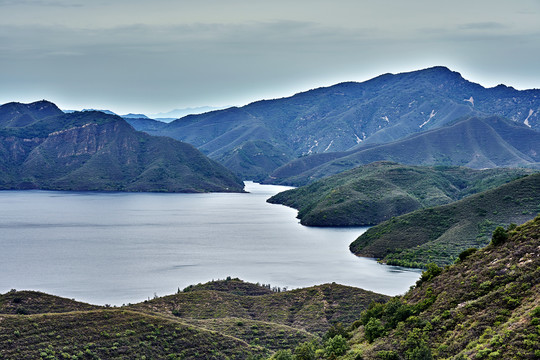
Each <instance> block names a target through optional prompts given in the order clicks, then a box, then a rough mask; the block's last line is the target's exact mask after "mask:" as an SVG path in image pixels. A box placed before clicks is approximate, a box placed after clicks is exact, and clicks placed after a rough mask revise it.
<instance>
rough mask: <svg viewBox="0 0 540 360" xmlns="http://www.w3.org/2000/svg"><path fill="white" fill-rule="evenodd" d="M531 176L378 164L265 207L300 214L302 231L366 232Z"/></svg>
mask: <svg viewBox="0 0 540 360" xmlns="http://www.w3.org/2000/svg"><path fill="white" fill-rule="evenodd" d="M531 173H533V171H532V170H527V169H491V170H473V169H468V168H464V167H423V166H407V165H401V164H396V163H393V162H388V161H381V162H376V163H372V164H369V165H365V166H359V167H357V168H355V169H352V170H350V171H345V172H342V173H340V174H338V175H334V176H331V177H328V178H325V179H322V180H319V181H316V182H314V183H313V184H310V185H307V186H303V187H300V188H297V189H292V190H288V191H284V192H282V193H279V194H277V195H274V196H272V197H271V198H270V199H268V202H270V203H277V204H283V205H287V206H291V207H293V208H296V209H298V210H299V211H298V218H300V220H301V223H302V224H303V225H309V226H365V225H374V224H378V223H380V222H382V221H384V220H388V219H391V218H392V217H394V216H398V215H402V214H405V213H408V212H411V211H413V210H417V209H421V208H426V207H432V206H436V205H442V204H448V203H451V202H453V201H456V200H459V199H462V198H463V197H465V196H468V195H471V194H474V193H478V192H481V191H485V190H488V189H490V188H495V187H497V186H500V185H502V184H505V183H507V182H509V181H511V180H515V179H517V178H520V177H522V176H524V175H527V174H531ZM483 213H484V215H485V211H484V212H483Z"/></svg>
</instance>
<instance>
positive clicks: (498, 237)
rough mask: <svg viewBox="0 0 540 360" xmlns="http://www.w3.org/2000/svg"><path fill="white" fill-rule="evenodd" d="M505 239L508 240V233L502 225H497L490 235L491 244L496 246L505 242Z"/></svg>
mask: <svg viewBox="0 0 540 360" xmlns="http://www.w3.org/2000/svg"><path fill="white" fill-rule="evenodd" d="M506 240H508V233H507V232H506V230H504V228H503V227H502V226H497V228H496V229H495V231H494V232H493V235H492V236H491V244H492V245H493V246H498V245H501V244H503V243H504V242H506Z"/></svg>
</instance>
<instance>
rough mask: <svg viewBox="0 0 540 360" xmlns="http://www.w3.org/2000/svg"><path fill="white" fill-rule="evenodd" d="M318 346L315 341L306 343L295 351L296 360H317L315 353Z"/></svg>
mask: <svg viewBox="0 0 540 360" xmlns="http://www.w3.org/2000/svg"><path fill="white" fill-rule="evenodd" d="M317 348H318V344H317V343H316V342H314V341H310V342H305V343H302V344H300V345H298V346H297V347H296V348H295V349H294V358H295V360H315V351H316V350H317Z"/></svg>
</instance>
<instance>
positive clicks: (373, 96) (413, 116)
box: [135, 67, 540, 179]
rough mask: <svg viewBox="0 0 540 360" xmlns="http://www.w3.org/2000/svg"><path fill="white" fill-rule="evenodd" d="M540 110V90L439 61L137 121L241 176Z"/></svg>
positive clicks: (528, 116)
mask: <svg viewBox="0 0 540 360" xmlns="http://www.w3.org/2000/svg"><path fill="white" fill-rule="evenodd" d="M539 109H540V90H527V91H518V90H515V89H513V88H511V87H506V86H504V85H500V86H498V87H496V88H491V89H486V88H484V87H482V86H480V85H478V84H474V83H471V82H469V81H467V80H465V79H463V77H461V75H460V74H459V73H457V72H453V71H450V70H449V69H447V68H444V67H434V68H430V69H425V70H420V71H413V72H409V73H402V74H397V75H392V74H384V75H381V76H378V77H376V78H374V79H371V80H368V81H365V82H362V83H355V82H348V83H342V84H337V85H334V86H330V87H326V88H319V89H315V90H310V91H306V92H303V93H299V94H296V95H294V96H292V97H288V98H282V99H275V100H266V101H258V102H255V103H252V104H249V105H246V106H243V107H240V108H236V107H234V108H229V109H225V110H219V111H213V112H209V113H205V114H200V115H190V116H186V117H183V118H181V119H179V120H176V121H173V122H171V123H170V124H168V125H167V126H166V127H164V128H162V129H155V128H153V127H150V128H146V127H145V124H144V123H140V124H137V125H135V126H139V127H137V129H138V130H144V131H148V132H149V133H151V134H155V135H166V136H170V137H173V138H175V139H178V140H181V141H185V142H188V143H190V144H192V145H194V146H196V147H197V148H198V149H200V150H201V151H203V152H204V153H206V154H208V155H209V156H210V157H211V158H213V159H216V160H219V161H220V162H221V163H223V164H227V165H228V166H229V167H230V169H231V170H233V171H235V172H236V173H238V174H239V175H241V176H242V177H244V178H248V177H249V178H250V179H261V178H264V177H265V176H266V175H267V174H269V173H270V172H271V171H272V170H273V169H275V168H277V167H278V166H280V165H283V164H285V163H286V162H288V161H290V160H293V159H295V158H297V157H299V156H304V155H309V154H320V153H328V152H343V151H348V150H352V149H354V148H355V147H357V146H359V145H364V144H375V143H386V142H392V141H396V140H399V139H402V138H404V137H406V136H409V135H412V134H415V133H418V132H423V131H426V130H431V129H435V128H439V127H441V126H443V125H445V124H448V123H450V122H453V121H455V120H456V119H458V118H462V117H465V116H488V115H498V116H502V117H505V118H508V119H510V120H512V121H514V122H516V123H521V124H525V125H524V126H526V127H530V128H532V129H540V118H539ZM372 161H374V160H372ZM372 161H370V162H372Z"/></svg>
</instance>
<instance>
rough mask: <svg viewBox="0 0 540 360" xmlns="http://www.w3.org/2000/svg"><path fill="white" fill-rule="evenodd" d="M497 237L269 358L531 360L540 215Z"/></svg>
mask: <svg viewBox="0 0 540 360" xmlns="http://www.w3.org/2000/svg"><path fill="white" fill-rule="evenodd" d="M501 238H502V240H501V241H495V242H494V243H493V244H491V245H489V246H487V247H486V248H484V249H482V250H478V251H476V252H474V253H470V254H468V255H466V254H463V256H462V259H461V260H460V261H459V262H458V263H457V264H455V265H451V266H449V267H446V268H444V269H442V268H439V267H437V266H431V267H430V269H429V270H427V271H425V272H424V273H423V275H422V278H421V279H420V280H419V281H418V283H417V284H416V286H415V287H414V288H413V289H411V290H410V291H409V292H408V293H407V294H405V295H404V296H403V297H395V298H393V299H392V300H390V301H388V302H387V303H385V304H376V303H374V304H372V305H371V306H370V307H369V309H368V310H366V311H364V312H362V313H361V314H359V316H358V321H356V322H355V323H354V324H353V326H352V327H350V328H349V329H343V330H342V331H340V332H334V333H333V335H335V336H334V337H332V338H329V339H327V340H326V341H323V342H317V341H315V342H307V343H304V344H301V345H299V346H297V347H295V348H292V347H291V348H289V349H282V350H280V351H279V352H278V353H277V354H275V355H274V357H273V359H295V360H300V359H328V360H329V359H333V360H351V359H365V360H375V359H378V360H430V359H452V360H464V359H538V358H539V357H540V341H539V338H540V288H539V279H540V252H539V246H538V245H539V243H540V216H539V217H536V218H535V219H534V220H532V221H529V222H527V223H525V224H523V225H521V226H519V227H517V228H515V229H513V230H511V231H508V232H507V233H505V236H501ZM505 238H506V239H505Z"/></svg>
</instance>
